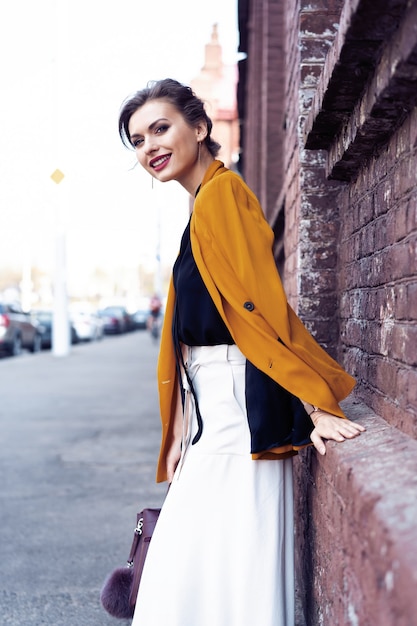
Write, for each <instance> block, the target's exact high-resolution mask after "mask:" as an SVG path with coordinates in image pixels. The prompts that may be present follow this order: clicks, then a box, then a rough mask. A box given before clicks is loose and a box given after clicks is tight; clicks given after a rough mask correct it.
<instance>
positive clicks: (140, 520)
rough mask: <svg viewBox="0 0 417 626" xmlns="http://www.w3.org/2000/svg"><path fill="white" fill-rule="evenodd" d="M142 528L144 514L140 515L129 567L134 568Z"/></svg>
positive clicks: (128, 560)
mask: <svg viewBox="0 0 417 626" xmlns="http://www.w3.org/2000/svg"><path fill="white" fill-rule="evenodd" d="M142 528H143V515H142V513H139V519H138V523H137V524H136V528H135V532H134V535H133V541H132V547H131V548H130V552H129V557H128V559H127V566H128V567H133V559H134V557H135V554H136V550H137V549H138V545H139V539H140V536H141V534H142V532H143V531H142Z"/></svg>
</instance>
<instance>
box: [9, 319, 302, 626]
mask: <svg viewBox="0 0 417 626" xmlns="http://www.w3.org/2000/svg"><path fill="white" fill-rule="evenodd" d="M157 352H158V345H156V344H155V343H154V342H153V341H152V339H151V338H150V336H149V335H148V333H146V332H141V331H138V332H135V333H131V334H127V335H122V336H119V337H105V338H104V340H103V341H101V342H97V343H93V344H87V345H77V346H74V347H73V348H72V350H71V353H70V355H69V356H68V357H64V358H57V357H54V356H52V354H51V353H50V352H43V353H42V354H36V355H31V354H24V355H22V356H21V357H18V358H0V446H1V454H0V477H1V480H0V499H1V500H0V563H1V569H0V624H1V625H2V626H40V625H51V626H52V625H54V626H99V625H100V626H111V625H113V626H115V625H116V624H119V625H122V624H126V625H127V624H130V620H117V619H114V618H112V617H110V616H109V615H107V613H106V612H105V611H104V609H102V607H101V605H100V601H99V592H100V588H101V585H102V582H103V580H104V578H105V577H106V575H107V574H108V573H109V572H110V571H111V570H112V569H113V568H114V567H117V566H119V565H120V566H122V565H124V563H125V560H126V558H127V556H128V552H129V548H130V544H131V540H132V536H133V528H134V524H135V519H136V513H137V511H138V510H140V508H142V507H144V506H159V505H160V504H161V503H162V501H163V498H164V495H165V492H166V485H165V484H163V485H156V483H155V469H156V457H157V452H158V449H159V441H160V426H159V411H158V404H157V389H156V377H155V373H156V359H157ZM161 626H169V625H165V624H161ZM195 626H198V624H196V625H195ZM213 626H216V625H215V624H213ZM254 626H262V625H261V624H259V625H254ZM297 626H304V625H303V622H302V620H301V619H300V617H298V619H297Z"/></svg>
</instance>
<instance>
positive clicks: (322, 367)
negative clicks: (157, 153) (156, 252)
mask: <svg viewBox="0 0 417 626" xmlns="http://www.w3.org/2000/svg"><path fill="white" fill-rule="evenodd" d="M190 237H191V247H192V251H193V255H194V259H195V262H196V264H197V267H198V269H199V271H200V274H201V276H202V279H203V281H204V283H205V285H206V287H207V289H208V291H209V293H210V295H211V297H212V299H213V301H214V303H215V305H216V307H217V309H218V311H219V313H220V315H221V317H222V318H223V321H224V322H225V324H226V326H227V328H228V329H229V331H230V334H231V336H232V337H233V339H234V341H235V343H236V345H237V346H238V348H239V349H240V350H241V352H242V353H243V354H244V355H245V357H246V358H247V359H248V360H249V361H251V363H253V365H255V366H256V367H257V368H258V369H260V370H262V371H263V372H265V373H266V374H267V375H268V376H270V377H271V378H272V379H273V380H275V381H276V382H277V383H279V384H280V385H281V386H282V387H284V388H285V389H287V390H288V391H289V392H290V393H292V394H293V395H295V396H296V397H298V398H300V399H302V400H303V401H305V402H308V403H310V404H312V405H315V406H319V407H320V408H322V409H324V410H326V411H328V412H329V413H332V414H334V415H338V416H340V417H345V416H344V414H343V411H342V410H341V408H340V406H339V402H340V400H342V399H343V398H345V397H346V396H347V395H348V394H349V393H350V391H351V390H352V389H353V387H354V385H355V381H354V379H353V378H352V377H351V376H350V375H349V374H347V372H345V370H344V369H342V368H341V367H340V365H339V364H338V363H336V361H334V360H333V359H332V358H331V357H330V356H329V355H328V354H327V353H326V352H325V351H324V350H323V349H322V348H321V347H320V346H319V344H318V343H317V342H316V340H315V339H314V338H313V337H312V336H311V334H310V333H309V332H308V330H307V329H306V328H305V326H304V325H303V323H302V322H301V320H300V319H299V318H298V317H297V315H296V314H295V312H294V311H293V310H292V308H291V307H290V306H289V304H288V302H287V298H286V295H285V292H284V289H283V286H282V283H281V280H280V277H279V274H278V271H277V267H276V264H275V260H274V256H273V253H272V246H273V239H274V235H273V232H272V230H271V228H270V226H269V225H268V223H267V221H266V220H265V217H264V214H263V212H262V209H261V206H260V204H259V201H258V200H257V198H256V196H255V195H254V193H253V192H252V191H251V190H250V189H249V187H248V186H247V185H246V184H245V182H244V181H243V180H242V178H241V177H240V176H238V175H237V174H235V173H234V172H232V171H230V170H228V169H227V168H226V167H224V165H223V163H221V162H220V161H218V160H215V161H214V162H213V163H212V164H211V165H210V166H209V168H208V170H207V172H206V174H205V176H204V179H203V181H202V184H201V188H200V191H199V193H198V195H197V198H196V200H195V204H194V209H193V214H192V217H191V223H190ZM174 305H175V289H174V286H173V281H172V278H171V283H170V286H169V291H168V299H167V306H166V312H165V320H164V326H163V330H162V336H161V346H160V353H159V359H158V372H157V374H158V389H159V400H160V412H161V420H162V441H161V449H160V455H159V461H158V469H157V481H158V482H161V481H163V480H166V478H167V475H166V454H167V449H168V446H169V443H170V435H171V434H172V427H173V418H174V414H175V407H176V402H177V397H178V394H179V393H180V387H179V381H178V378H177V372H176V363H175V352H174V345H173V339H172V319H173V312H174ZM278 339H279V340H280V341H278ZM288 452H289V449H288V446H284V447H282V448H275V449H273V450H272V451H271V450H269V451H268V454H267V455H266V454H265V455H264V454H263V453H262V452H261V453H259V454H253V455H252V456H253V458H262V457H263V456H265V457H266V458H271V454H272V455H275V457H276V458H280V457H284V456H288Z"/></svg>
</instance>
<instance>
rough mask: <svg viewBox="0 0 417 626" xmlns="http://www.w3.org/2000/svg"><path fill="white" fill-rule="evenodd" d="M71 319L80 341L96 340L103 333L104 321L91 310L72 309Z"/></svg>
mask: <svg viewBox="0 0 417 626" xmlns="http://www.w3.org/2000/svg"><path fill="white" fill-rule="evenodd" d="M71 321H72V324H73V326H74V328H75V332H76V333H77V336H78V339H79V340H80V341H96V340H97V339H102V338H103V335H104V321H103V319H102V318H101V317H100V316H99V315H98V314H97V313H93V312H91V311H85V310H74V311H72V312H71Z"/></svg>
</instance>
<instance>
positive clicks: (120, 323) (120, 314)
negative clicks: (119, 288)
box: [98, 306, 133, 335]
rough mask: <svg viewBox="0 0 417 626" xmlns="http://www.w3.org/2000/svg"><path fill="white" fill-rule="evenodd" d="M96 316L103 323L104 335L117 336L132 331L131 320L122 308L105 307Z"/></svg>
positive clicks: (124, 308)
mask: <svg viewBox="0 0 417 626" xmlns="http://www.w3.org/2000/svg"><path fill="white" fill-rule="evenodd" d="M98 314H99V316H100V317H101V319H102V320H103V322H104V333H105V334H106V335H118V334H120V333H126V332H128V331H129V330H133V324H132V318H131V316H130V315H129V313H128V311H127V309H126V307H124V306H106V307H105V308H104V309H101V310H100V311H99V312H98Z"/></svg>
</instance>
